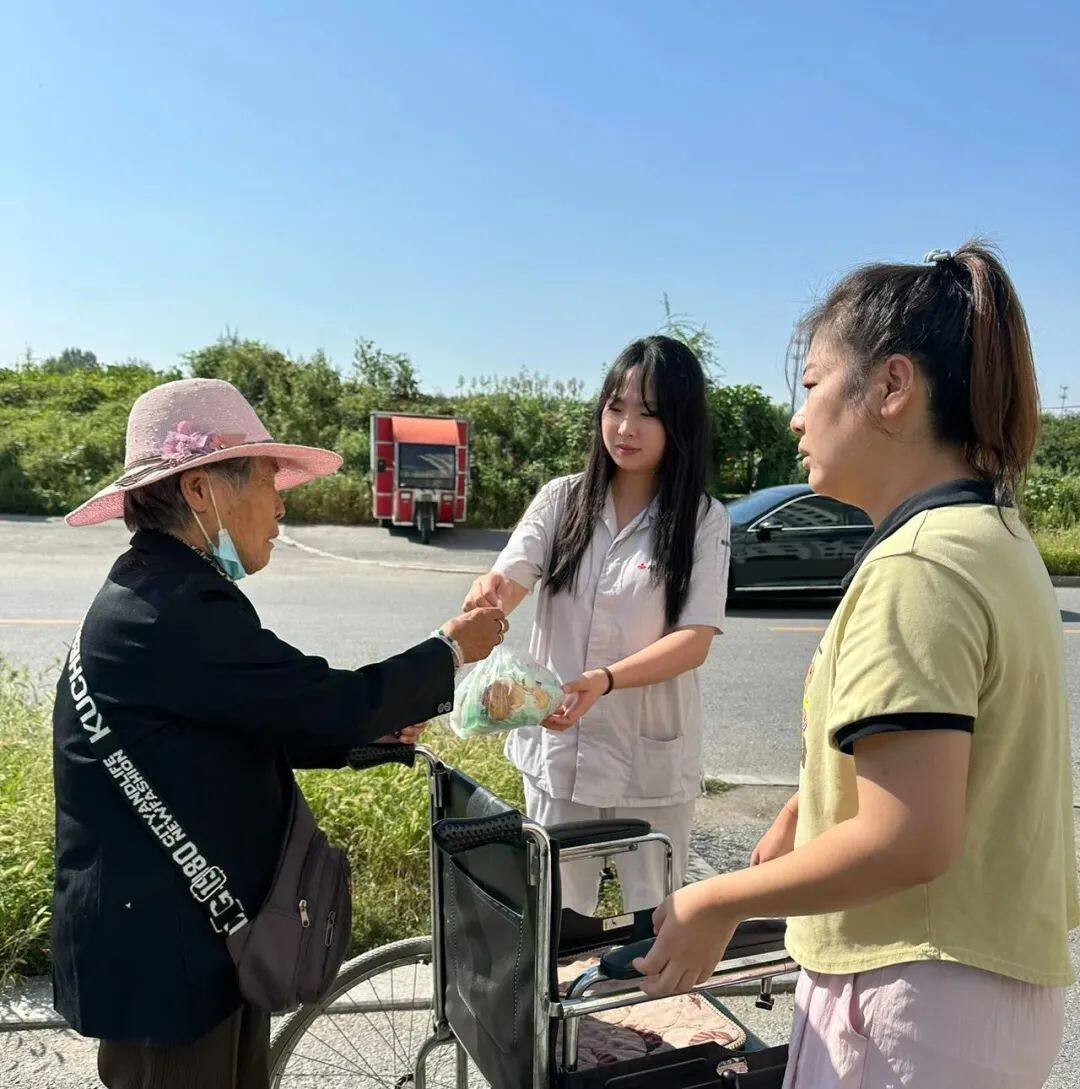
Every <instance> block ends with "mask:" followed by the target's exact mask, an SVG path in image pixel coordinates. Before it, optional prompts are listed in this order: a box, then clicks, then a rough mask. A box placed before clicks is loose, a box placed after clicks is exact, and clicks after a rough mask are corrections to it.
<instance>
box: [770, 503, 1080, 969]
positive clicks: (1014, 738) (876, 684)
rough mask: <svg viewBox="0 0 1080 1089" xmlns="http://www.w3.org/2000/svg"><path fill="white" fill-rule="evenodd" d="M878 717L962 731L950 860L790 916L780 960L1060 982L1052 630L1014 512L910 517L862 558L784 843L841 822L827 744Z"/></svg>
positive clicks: (811, 677)
mask: <svg viewBox="0 0 1080 1089" xmlns="http://www.w3.org/2000/svg"><path fill="white" fill-rule="evenodd" d="M1003 518H1004V522H1003ZM919 716H930V717H928V718H922V719H920V717H919ZM944 716H954V717H953V718H951V719H950V718H948V717H944ZM883 723H890V724H891V725H890V726H889V727H888V728H897V727H899V728H905V727H907V728H915V729H919V728H928V727H930V726H932V725H933V724H934V723H937V724H939V725H946V726H950V725H951V726H952V728H962V729H963V728H967V729H972V731H973V733H972V749H971V764H970V770H969V773H968V791H967V817H966V825H965V834H964V846H963V850H962V853H961V856H960V858H959V859H958V861H957V862H956V863H955V864H954V865H953V866H952V867H951V868H950V869H949V870H948V872H947V873H945V874H943V875H942V876H941V877H939V878H938V879H937V880H935V881H932V882H930V883H929V884H926V885H920V886H918V887H916V888H912V889H908V890H906V891H904V892H901V893H897V894H895V895H892V896H889V897H887V898H885V899H882V900H879V901H877V902H875V903H873V904H869V905H866V906H863V907H859V908H853V909H851V910H847V911H837V912H833V913H830V914H827V915H817V916H804V917H801V918H793V919H791V920H790V921H789V924H788V948H789V949H790V951H791V954H792V956H793V957H794V958H795V959H796V960H797V961H798V962H799V963H800V964H801V965H802V966H803V967H804V968H808V969H810V970H812V971H818V972H830V973H838V974H848V973H852V972H860V971H868V970H870V969H873V968H881V967H884V966H886V965H892V964H903V963H905V962H909V961H921V960H939V961H955V962H958V963H961V964H968V965H972V966H974V967H976V968H982V969H986V970H988V971H991V972H997V973H1000V974H1002V975H1006V976H1010V977H1012V978H1014V979H1019V980H1024V981H1027V982H1029V983H1038V984H1048V985H1061V986H1064V985H1068V984H1069V983H1071V982H1072V981H1073V978H1074V976H1073V971H1072V967H1071V964H1070V960H1069V953H1068V947H1067V934H1068V932H1069V931H1070V930H1071V929H1072V928H1073V927H1075V926H1077V925H1080V909H1078V906H1077V875H1076V853H1075V845H1074V834H1073V815H1072V771H1071V761H1070V754H1069V730H1068V720H1067V712H1066V703H1065V681H1064V648H1063V639H1062V628H1061V618H1060V615H1059V612H1058V604H1057V601H1056V598H1055V596H1054V592H1053V589H1052V587H1051V585H1050V580H1049V579H1048V577H1047V574H1046V568H1045V567H1044V566H1043V564H1042V561H1041V560H1040V558H1039V554H1038V551H1037V550H1036V548H1035V546H1034V544H1033V543H1032V541H1031V538H1030V536H1029V535H1028V533H1027V531H1026V530H1025V529H1024V527H1023V525H1022V523H1021V521H1020V519H1019V517H1018V516H1017V514H1016V512H1015V511H1013V510H1011V509H1007V510H1005V511H1003V512H1002V513H1001V514H999V512H998V509H997V508H996V507H994V506H991V505H985V504H974V505H956V506H943V507H938V508H936V509H932V510H924V511H923V512H922V513H919V514H916V515H914V516H913V517H912V518H911V519H910V520H909V521H907V522H905V523H904V524H903V525H901V526H900V527H899V528H898V529H897V530H896V531H895V532H893V533H892V534H891V536H888V537H886V538H885V539H884V540H882V541H881V542H880V543H878V544H877V545H876V546H875V547H874V548H873V549H872V550H871V551H870V553H869V554H868V555H867V557H866V559H865V561H864V562H863V564H862V566H861V567H860V568H859V570H858V572H857V573H856V575H855V578H854V579H853V581H852V583H851V585H850V587H849V589H848V591H847V593H846V595H845V597H844V599H843V601H842V602H841V604H840V606H839V608H838V610H837V612H836V614H835V616H834V617H833V620H832V622H831V623H830V625H829V627H828V630H827V631H826V633H825V635H824V637H823V638H822V641H821V645H820V646H819V647H818V650H817V653H816V655H815V657H814V660H813V662H812V664H811V667H810V672H809V674H808V675H807V681H806V696H805V700H804V720H803V753H804V757H803V768H802V773H801V776H800V783H799V821H798V831H797V833H796V838H795V843H796V846H801V845H803V844H805V843H808V842H809V841H810V840H812V839H814V838H815V837H816V836H818V835H820V834H821V833H822V832H824V831H826V830H827V829H829V828H831V827H833V826H834V825H837V824H839V823H840V822H841V821H844V820H847V819H849V818H851V817H853V816H855V814H856V813H857V812H858V795H857V790H856V779H855V760H854V758H853V757H852V756H850V755H846V754H845V753H844V752H842V751H841V749H840V747H839V746H841V745H843V746H844V747H846V748H848V750H849V751H850V750H851V745H852V744H854V742H853V741H852V740H851V739H852V738H853V737H854V738H856V739H857V738H858V736H859V735H860V733H862V734H863V736H865V734H866V733H872V732H875V729H877V730H879V731H880V729H881V727H882V724H883ZM838 735H839V737H838Z"/></svg>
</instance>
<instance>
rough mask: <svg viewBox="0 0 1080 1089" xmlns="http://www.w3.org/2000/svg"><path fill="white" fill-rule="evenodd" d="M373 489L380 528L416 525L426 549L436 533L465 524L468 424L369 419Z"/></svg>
mask: <svg viewBox="0 0 1080 1089" xmlns="http://www.w3.org/2000/svg"><path fill="white" fill-rule="evenodd" d="M371 482H372V483H371V486H372V492H373V509H374V512H375V517H376V518H378V519H379V524H380V525H384V526H415V527H416V531H417V533H418V534H419V535H420V539H421V540H422V541H423V542H424V543H425V544H427V543H428V541H430V540H431V535H432V534H433V533H434V532H435V530H436V529H452V528H453V527H454V526H455V525H456V524H457V523H459V522H464V521H465V515H466V512H467V506H468V496H469V421H468V420H466V419H462V418H461V417H458V416H416V415H409V414H405V413H401V412H373V413H372V414H371Z"/></svg>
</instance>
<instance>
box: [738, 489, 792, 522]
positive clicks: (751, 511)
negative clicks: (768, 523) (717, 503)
mask: <svg viewBox="0 0 1080 1089" xmlns="http://www.w3.org/2000/svg"><path fill="white" fill-rule="evenodd" d="M788 498H791V497H790V496H787V495H781V494H779V493H777V492H774V491H773V490H772V489H766V490H765V491H762V492H751V493H750V495H744V496H743V497H742V499H736V500H735V502H734V503H728V505H727V510H728V514H730V515H731V524H732V525H733V526H746V525H749V524H750V523H751V522H752V521H753V520H754V519H755V518H760V517H761V516H762V515H763V514H766V513H767V512H768V511H770V510H772V508H773V507H775V506H778V505H779V504H780V503H782V502H783V501H784V500H785V499H788Z"/></svg>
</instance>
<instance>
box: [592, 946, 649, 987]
mask: <svg viewBox="0 0 1080 1089" xmlns="http://www.w3.org/2000/svg"><path fill="white" fill-rule="evenodd" d="M655 941H656V939H655V938H645V939H643V940H642V941H639V942H632V943H631V944H630V945H620V946H619V947H618V948H617V949H609V950H608V951H607V952H606V953H605V954H604V955H603V956H602V957H601V958H600V971H601V972H602V973H603V974H604V975H605V976H607V978H608V979H641V978H642V975H641V973H640V972H639V971H638V970H637V969H636V968H635V967H634V965H633V963H632V962H633V961H635V960H637V958H638V957H644V956H645V955H646V954H647V953H648V952H649V950H650V949H652V947H653V942H655Z"/></svg>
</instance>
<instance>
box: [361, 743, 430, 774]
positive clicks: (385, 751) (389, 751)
mask: <svg viewBox="0 0 1080 1089" xmlns="http://www.w3.org/2000/svg"><path fill="white" fill-rule="evenodd" d="M346 759H347V761H348V764H349V767H350V768H354V769H355V770H356V771H364V770H365V769H367V768H378V767H381V766H382V765H383V764H404V765H405V767H407V768H411V767H412V766H413V765H414V764H415V763H416V746H415V745H360V746H359V747H358V748H355V749H350V750H349V755H348V757H347V758H346Z"/></svg>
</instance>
